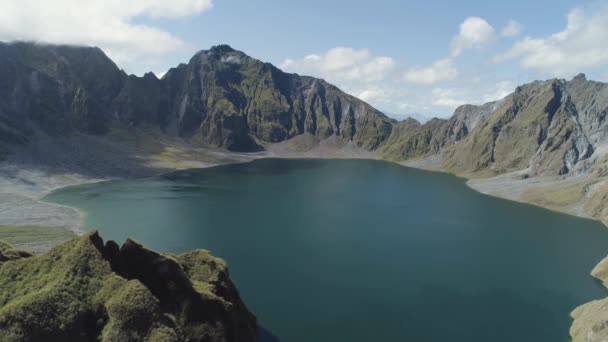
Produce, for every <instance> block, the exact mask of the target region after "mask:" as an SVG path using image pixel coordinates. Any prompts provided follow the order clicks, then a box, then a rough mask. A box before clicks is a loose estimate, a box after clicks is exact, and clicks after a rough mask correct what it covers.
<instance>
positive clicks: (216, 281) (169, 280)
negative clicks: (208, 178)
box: [0, 232, 257, 342]
mask: <svg viewBox="0 0 608 342" xmlns="http://www.w3.org/2000/svg"><path fill="white" fill-rule="evenodd" d="M6 256H8V257H6ZM0 340H1V341H163V342H164V341H227V342H229V341H233V342H237V341H239V342H242V341H256V340H257V325H256V319H255V317H254V316H253V315H252V314H251V313H250V312H249V311H248V310H247V308H246V307H245V305H244V304H243V302H242V301H241V299H240V296H239V294H238V291H237V289H236V287H235V286H234V284H233V283H232V282H231V280H230V278H229V276H228V270H227V268H226V264H225V263H224V261H223V260H221V259H218V258H215V257H212V256H211V255H209V253H207V252H206V251H200V250H199V251H193V252H190V253H186V254H182V255H179V256H173V255H164V254H159V253H156V252H154V251H151V250H148V249H146V248H144V247H143V246H142V245H141V244H139V243H137V242H135V241H132V240H127V242H126V243H125V244H124V245H123V246H122V247H119V246H118V245H117V244H116V243H114V242H113V241H108V242H107V243H106V244H105V245H104V243H103V241H102V239H101V238H100V237H99V235H98V234H97V233H96V232H93V233H89V234H87V235H85V236H82V237H80V238H76V239H73V240H71V241H68V242H66V243H64V244H62V245H59V246H57V247H55V248H53V249H52V250H51V251H49V252H48V253H47V254H44V255H39V256H31V255H30V254H27V253H23V252H17V251H14V250H12V249H10V246H8V245H6V244H1V245H0Z"/></svg>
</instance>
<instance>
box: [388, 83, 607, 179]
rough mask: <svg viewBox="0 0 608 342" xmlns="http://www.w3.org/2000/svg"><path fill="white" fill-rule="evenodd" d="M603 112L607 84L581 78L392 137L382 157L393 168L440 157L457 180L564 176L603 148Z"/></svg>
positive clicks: (519, 92)
mask: <svg viewBox="0 0 608 342" xmlns="http://www.w3.org/2000/svg"><path fill="white" fill-rule="evenodd" d="M607 111H608V85H606V84H603V83H599V82H593V81H587V80H586V79H585V76H584V75H579V76H577V77H575V78H574V79H573V80H571V81H565V80H557V79H556V80H550V81H545V82H539V81H537V82H533V83H530V84H526V85H523V86H521V87H518V88H517V89H516V90H515V92H514V93H512V94H511V95H509V96H507V97H506V98H504V99H503V100H501V101H499V102H490V103H487V104H484V105H482V106H472V105H465V106H462V107H459V108H458V109H457V110H456V111H455V113H454V116H453V117H452V118H450V119H449V120H447V121H445V122H444V123H443V124H442V125H441V126H440V127H437V122H434V121H431V122H429V123H427V124H425V125H422V126H420V127H415V126H411V127H414V129H409V130H405V131H403V130H399V129H395V130H394V132H393V135H397V136H398V137H393V136H391V137H390V138H389V140H388V141H387V144H386V145H385V146H383V147H382V148H381V151H384V152H385V155H386V157H387V158H389V159H393V160H406V159H409V158H415V157H425V156H429V155H432V154H437V153H441V154H442V155H443V159H444V165H443V166H444V168H445V169H447V170H449V171H453V172H455V173H460V174H469V175H474V174H476V173H485V174H494V175H496V174H501V173H505V172H510V171H515V170H522V169H527V168H531V175H563V174H568V173H570V172H571V171H573V170H575V169H577V167H580V166H581V165H583V163H582V162H583V161H585V160H587V159H588V158H589V157H591V156H592V155H593V153H594V151H595V150H596V149H597V148H598V147H599V146H601V145H605V144H606V142H607V135H608V124H607V121H606V115H607ZM420 134H422V135H424V137H425V138H424V139H422V140H420V139H418V140H417V141H418V143H417V144H412V143H411V142H410V139H411V137H412V136H416V135H420ZM413 146H415V148H413ZM438 147H439V148H438Z"/></svg>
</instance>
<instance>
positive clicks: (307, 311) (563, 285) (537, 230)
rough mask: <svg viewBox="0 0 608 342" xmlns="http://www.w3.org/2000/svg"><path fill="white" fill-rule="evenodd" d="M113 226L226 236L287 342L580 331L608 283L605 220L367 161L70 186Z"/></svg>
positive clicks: (265, 321) (107, 228)
mask: <svg viewBox="0 0 608 342" xmlns="http://www.w3.org/2000/svg"><path fill="white" fill-rule="evenodd" d="M46 199H47V200H48V201H51V202H56V203H61V204H65V205H70V206H74V207H78V208H81V209H82V210H84V211H85V212H86V213H87V214H88V215H87V218H86V222H85V225H86V227H87V228H97V229H99V230H100V232H101V233H102V236H103V237H104V238H105V239H114V240H119V241H123V240H124V239H126V238H127V237H133V238H135V239H137V240H140V241H142V242H143V243H144V244H146V245H147V246H149V247H151V248H154V249H157V250H161V251H165V252H173V253H179V252H185V251H188V250H191V249H195V248H204V249H209V250H211V251H212V252H213V253H214V254H215V255H217V256H221V257H222V258H224V259H226V260H227V261H228V264H229V267H230V271H231V275H232V278H233V279H234V280H235V282H236V284H237V285H238V287H239V289H240V291H241V294H242V295H243V297H244V299H245V301H246V303H247V305H248V306H249V307H250V309H252V311H253V312H255V314H256V315H257V317H258V319H259V321H260V323H261V324H262V325H263V326H264V327H265V328H266V329H268V330H269V331H270V332H271V333H272V334H273V335H274V336H275V337H276V339H278V340H280V341H286V342H291V341H296V342H298V341H303V342H311V341H355V342H356V341H365V342H370V341H433V342H435V341H437V342H445V341H456V342H459V341H463V342H472V341H475V342H476V341H479V342H489V341H494V342H502V341H504V342H515V341H534V342H542V341H548V342H555V341H557V342H560V341H561V342H565V341H568V340H569V338H568V328H569V326H570V322H571V321H570V317H569V313H570V311H571V310H572V309H574V308H575V307H576V306H578V305H580V304H582V303H584V302H586V301H589V300H592V299H597V298H600V297H604V296H606V295H607V294H606V291H605V290H604V289H603V288H602V287H601V286H600V285H599V283H598V282H596V281H594V280H593V279H592V278H591V277H590V276H589V272H590V270H591V269H592V268H593V267H594V266H595V265H596V264H597V263H598V262H599V261H600V260H601V259H602V258H603V257H604V256H605V255H606V253H608V231H607V230H606V228H605V227H604V226H602V225H601V224H599V223H596V222H593V221H589V220H583V219H578V218H575V217H570V216H566V215H562V214H558V213H554V212H550V211H547V210H543V209H539V208H536V207H532V206H527V205H522V204H518V203H513V202H509V201H504V200H500V199H496V198H492V197H488V196H485V195H481V194H479V193H476V192H474V191H472V190H470V189H468V188H467V187H466V185H465V184H464V181H463V180H462V179H458V178H455V177H453V176H450V175H445V174H438V173H430V172H424V171H418V170H413V169H408V168H404V167H401V166H398V165H394V164H390V163H384V162H378V161H361V160H276V159H267V160H259V161H255V162H252V163H248V164H239V165H230V166H221V167H216V168H212V169H204V170H189V171H184V172H179V173H175V174H172V175H170V176H166V177H161V178H151V179H141V180H130V181H115V182H105V183H99V184H92V185H84V186H78V187H73V188H67V189H63V190H60V191H58V192H55V193H53V194H51V195H49V196H48V197H47V198H46Z"/></svg>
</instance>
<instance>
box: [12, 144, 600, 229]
mask: <svg viewBox="0 0 608 342" xmlns="http://www.w3.org/2000/svg"><path fill="white" fill-rule="evenodd" d="M148 135H149V132H146V133H145V134H140V135H138V134H135V135H134V136H131V137H129V138H128V139H126V140H122V139H120V138H119V139H118V140H117V141H115V140H114V139H107V138H102V137H91V136H78V137H75V138H71V139H67V140H65V141H56V140H40V141H36V142H33V143H31V144H29V145H27V146H21V147H18V148H16V149H14V150H13V151H12V152H13V153H12V154H11V155H9V157H8V158H7V159H5V160H3V161H2V162H0V226H40V227H66V228H68V229H70V230H71V231H73V232H74V233H75V234H77V235H80V234H82V232H83V227H82V223H83V221H84V213H82V212H81V211H80V210H78V209H76V208H71V207H66V206H61V205H57V204H54V203H48V202H45V201H43V198H44V197H45V196H46V195H48V194H49V193H51V192H53V191H55V190H58V189H61V188H65V187H70V186H76V185H82V184H90V183H95V182H102V181H108V180H116V179H130V178H140V177H152V176H158V175H161V174H165V173H169V172H173V171H177V170H184V169H191V168H207V167H213V166H218V165H225V164H231V163H242V162H248V161H252V160H255V159H260V158H320V159H325V158H330V159H334V158H349V159H379V158H378V157H377V156H375V155H374V154H373V153H371V152H369V151H365V150H363V149H361V148H358V147H356V146H355V145H354V144H352V143H344V142H342V141H341V140H340V139H338V138H337V137H333V138H329V139H326V140H324V141H320V140H319V139H318V138H316V137H314V136H312V135H301V136H298V137H296V138H294V139H291V140H289V141H285V142H281V143H277V144H272V145H269V146H266V150H265V151H263V152H258V153H235V152H230V151H222V150H214V149H206V148H195V147H192V146H189V145H187V144H186V143H184V142H181V141H169V140H160V139H159V140H157V141H153V142H150V139H149V138H147V136H148ZM141 137H143V138H141ZM55 156H61V157H60V158H56V157H55ZM399 164H400V165H403V166H406V167H413V168H419V169H424V170H429V171H440V172H444V171H443V170H442V169H441V157H440V156H433V157H431V158H427V159H424V160H418V161H408V162H402V163H399ZM523 173H525V170H523V171H518V172H514V173H510V174H503V175H500V176H497V177H494V178H489V179H469V180H468V181H467V182H466V183H467V185H468V186H469V187H470V188H472V189H474V190H476V191H478V192H481V193H484V194H487V195H491V196H495V197H500V198H504V199H508V200H513V201H517V202H523V203H529V204H533V205H538V206H541V207H545V208H548V209H551V210H556V211H560V212H565V213H568V214H571V215H575V216H579V217H584V218H592V219H597V220H599V221H602V220H601V219H598V218H594V217H593V216H591V215H589V214H588V213H587V212H586V211H585V210H584V207H583V205H582V204H581V201H580V199H579V200H572V199H566V200H565V201H563V203H554V202H547V203H542V202H540V201H539V198H531V199H530V198H526V196H528V197H530V195H529V194H530V193H532V191H531V189H535V192H537V193H541V194H543V193H546V192H547V191H550V190H551V189H561V188H564V187H567V186H572V185H573V184H574V185H575V186H576V185H577V180H576V179H574V180H570V179H566V180H563V179H555V178H554V179H540V178H524V177H521V174H523ZM578 183H581V184H583V182H582V181H579V182H578ZM538 189H540V190H538ZM541 199H542V198H541ZM603 223H604V224H608V222H607V221H606V220H603Z"/></svg>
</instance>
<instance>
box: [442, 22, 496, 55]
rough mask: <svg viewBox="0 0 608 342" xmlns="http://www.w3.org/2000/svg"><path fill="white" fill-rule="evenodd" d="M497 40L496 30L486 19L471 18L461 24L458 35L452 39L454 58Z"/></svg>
mask: <svg viewBox="0 0 608 342" xmlns="http://www.w3.org/2000/svg"><path fill="white" fill-rule="evenodd" d="M495 39H496V30H495V29H494V27H492V25H490V24H489V23H488V22H487V21H486V20H485V19H483V18H479V17H469V18H467V19H465V21H463V22H462V24H460V30H459V32H458V35H456V36H455V37H454V38H453V39H452V56H458V55H460V54H461V53H462V52H463V51H464V50H467V49H472V48H479V47H482V46H484V45H486V44H488V43H491V42H493V41H494V40H495Z"/></svg>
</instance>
